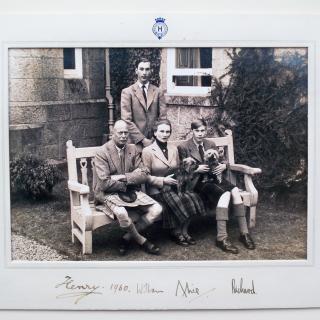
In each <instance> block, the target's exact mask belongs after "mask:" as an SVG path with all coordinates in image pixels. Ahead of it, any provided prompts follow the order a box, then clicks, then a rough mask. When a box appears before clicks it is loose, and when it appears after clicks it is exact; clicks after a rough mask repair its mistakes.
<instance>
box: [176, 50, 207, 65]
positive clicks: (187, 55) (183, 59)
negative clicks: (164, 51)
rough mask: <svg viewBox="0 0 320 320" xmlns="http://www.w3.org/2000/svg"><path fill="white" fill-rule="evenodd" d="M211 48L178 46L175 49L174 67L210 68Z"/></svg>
mask: <svg viewBox="0 0 320 320" xmlns="http://www.w3.org/2000/svg"><path fill="white" fill-rule="evenodd" d="M211 67H212V49H211V48H178V49H176V68H179V69H182V68H191V69H192V68H211Z"/></svg>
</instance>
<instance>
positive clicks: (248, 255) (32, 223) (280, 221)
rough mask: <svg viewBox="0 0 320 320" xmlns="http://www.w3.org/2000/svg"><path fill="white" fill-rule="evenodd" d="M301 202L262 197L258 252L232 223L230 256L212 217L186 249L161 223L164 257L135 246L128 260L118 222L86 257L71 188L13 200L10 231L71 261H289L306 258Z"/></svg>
mask: <svg viewBox="0 0 320 320" xmlns="http://www.w3.org/2000/svg"><path fill="white" fill-rule="evenodd" d="M299 199H300V197H299V195H298V196H295V195H291V196H290V197H287V198H282V199H280V200H279V199H278V200H277V201H276V200H274V197H272V196H270V194H265V195H261V197H260V200H259V204H258V209H257V224H256V227H255V228H254V229H253V230H252V231H251V234H252V236H253V239H254V240H255V243H256V246H257V248H256V250H253V251H250V250H247V249H245V248H244V247H243V245H242V244H241V243H240V242H239V241H238V237H239V234H238V226H237V223H236V221H235V220H234V219H231V220H230V221H229V234H230V239H231V240H232V241H233V243H234V244H235V245H236V246H237V247H238V248H239V251H240V252H239V254H238V255H233V254H227V253H224V252H223V251H221V250H220V249H218V248H217V247H216V246H215V235H216V225H215V222H214V219H213V218H206V219H198V220H196V221H194V222H193V223H192V225H191V227H190V234H191V235H192V236H193V237H194V238H195V239H196V240H197V244H196V245H194V246H189V247H181V246H178V245H177V244H175V243H173V242H172V241H171V240H170V238H169V236H168V235H167V234H166V233H165V232H164V231H163V230H162V229H161V225H160V224H159V223H157V224H156V225H154V226H152V227H151V228H150V229H149V230H148V232H147V236H148V237H149V238H150V240H152V241H153V242H154V243H156V244H157V245H158V246H159V247H160V248H161V255H160V256H152V255H148V254H146V253H145V252H143V251H142V250H140V249H139V248H138V247H137V246H133V247H132V249H131V251H130V252H129V253H128V255H126V256H124V257H121V256H119V255H118V250H117V244H118V240H119V239H120V237H121V235H122V231H121V230H120V228H119V226H118V225H117V223H114V224H112V225H109V226H104V227H101V228H99V229H97V230H96V231H95V232H94V233H93V254H92V255H82V254H81V246H80V243H78V242H76V243H75V244H72V242H71V222H70V213H69V194H68V190H67V187H66V183H65V182H62V183H60V184H59V185H58V186H57V187H55V188H54V190H53V194H52V197H51V198H50V199H46V200H41V201H33V200H23V199H19V200H17V199H16V200H14V201H12V204H11V227H12V232H14V233H15V234H20V235H24V236H26V237H27V238H29V239H33V240H36V241H37V242H39V243H40V244H45V245H47V246H49V247H51V248H53V249H55V250H57V251H58V252H59V253H61V254H63V255H66V256H67V257H68V260H72V261H80V260H81V261H90V260H92V261H94V260H95V261H106V260H119V261H120V260H126V261H127V260H140V261H152V260H154V261H158V260H170V261H182V260H185V261H190V260H261V259H267V260H278V259H279V260H286V259H289V260H291V259H306V258H307V209H306V205H304V204H303V203H301V201H300V200H299Z"/></svg>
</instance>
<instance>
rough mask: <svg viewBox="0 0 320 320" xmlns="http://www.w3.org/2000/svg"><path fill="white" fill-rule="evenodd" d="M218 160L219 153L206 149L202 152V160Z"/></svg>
mask: <svg viewBox="0 0 320 320" xmlns="http://www.w3.org/2000/svg"><path fill="white" fill-rule="evenodd" d="M218 158H219V153H218V151H217V150H214V149H208V150H206V151H205V152H204V160H205V161H209V160H214V159H215V160H218Z"/></svg>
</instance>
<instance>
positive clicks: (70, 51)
mask: <svg viewBox="0 0 320 320" xmlns="http://www.w3.org/2000/svg"><path fill="white" fill-rule="evenodd" d="M63 68H64V78H65V79H82V76H83V73H82V49H80V48H64V49H63Z"/></svg>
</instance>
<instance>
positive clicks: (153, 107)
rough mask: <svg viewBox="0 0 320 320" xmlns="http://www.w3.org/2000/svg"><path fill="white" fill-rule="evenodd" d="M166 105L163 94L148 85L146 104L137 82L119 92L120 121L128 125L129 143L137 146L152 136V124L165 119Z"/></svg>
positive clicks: (156, 88)
mask: <svg viewBox="0 0 320 320" xmlns="http://www.w3.org/2000/svg"><path fill="white" fill-rule="evenodd" d="M166 113H167V111H166V103H165V99H164V95H163V92H162V91H161V90H160V89H159V88H158V87H156V86H154V85H152V84H149V87H148V94H147V104H146V103H145V100H144V97H143V93H142V90H141V88H140V87H139V85H138V82H136V83H135V84H133V85H131V86H130V87H128V88H125V89H123V90H122V92H121V119H122V120H125V121H126V122H127V124H128V129H129V133H130V141H129V142H131V143H134V144H137V143H139V142H140V141H142V140H143V139H144V138H148V139H151V138H152V136H153V130H152V127H153V124H154V123H155V121H156V120H157V119H164V118H166Z"/></svg>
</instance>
